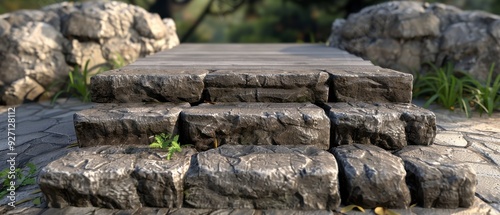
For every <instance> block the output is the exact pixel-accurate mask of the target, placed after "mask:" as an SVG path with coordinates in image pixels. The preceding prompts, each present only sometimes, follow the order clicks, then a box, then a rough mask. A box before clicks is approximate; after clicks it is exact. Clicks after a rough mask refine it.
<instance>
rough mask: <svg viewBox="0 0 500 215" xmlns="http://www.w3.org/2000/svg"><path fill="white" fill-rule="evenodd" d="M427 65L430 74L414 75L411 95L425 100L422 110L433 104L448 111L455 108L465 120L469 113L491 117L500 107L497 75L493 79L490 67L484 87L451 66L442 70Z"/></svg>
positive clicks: (499, 78)
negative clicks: (460, 111)
mask: <svg viewBox="0 0 500 215" xmlns="http://www.w3.org/2000/svg"><path fill="white" fill-rule="evenodd" d="M431 66H432V68H433V69H434V72H429V73H427V74H424V75H420V74H418V73H417V74H416V75H415V76H416V78H415V83H414V88H413V90H414V91H413V95H414V97H421V96H423V97H426V98H428V99H427V101H426V103H425V104H424V107H429V105H430V104H431V103H433V102H436V103H438V104H440V105H442V106H444V107H445V108H447V109H450V110H455V108H457V107H458V108H460V109H461V110H463V111H464V112H465V115H466V116H467V117H470V116H471V112H472V110H478V111H479V112H480V113H482V112H483V111H484V112H486V113H488V115H490V116H491V114H493V111H494V110H495V109H498V108H499V107H500V94H499V93H498V90H499V89H500V76H498V77H496V78H495V80H493V78H492V76H493V67H494V65H492V67H491V69H490V72H489V76H488V80H487V81H486V83H484V84H483V83H482V82H480V81H478V80H477V79H475V78H474V77H472V76H471V75H469V74H467V73H465V72H460V71H455V70H454V68H453V65H451V64H447V65H446V66H445V67H443V68H436V67H435V66H434V65H431Z"/></svg>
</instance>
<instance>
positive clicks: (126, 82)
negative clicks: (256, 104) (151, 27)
mask: <svg viewBox="0 0 500 215" xmlns="http://www.w3.org/2000/svg"><path fill="white" fill-rule="evenodd" d="M207 73H208V71H206V70H197V69H186V70H182V69H170V70H162V69H155V68H148V66H147V65H146V66H142V68H140V67H134V66H129V67H124V68H122V69H117V70H112V71H108V72H105V73H102V74H99V75H96V76H93V77H92V78H91V95H92V101H93V102H101V103H110V102H121V103H130V102H198V101H199V100H200V99H201V95H202V93H203V88H204V83H203V79H204V78H205V75H206V74H207Z"/></svg>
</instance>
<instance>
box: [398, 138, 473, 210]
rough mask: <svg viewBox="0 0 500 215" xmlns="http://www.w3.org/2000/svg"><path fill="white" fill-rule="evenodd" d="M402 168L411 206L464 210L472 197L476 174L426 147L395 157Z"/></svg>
mask: <svg viewBox="0 0 500 215" xmlns="http://www.w3.org/2000/svg"><path fill="white" fill-rule="evenodd" d="M395 155H397V156H399V157H401V158H402V160H403V161H404V165H405V170H406V172H407V174H406V181H407V183H408V187H409V188H410V191H411V194H412V202H413V203H415V204H418V205H419V206H421V207H424V208H458V207H462V208H467V207H470V206H472V205H473V203H474V196H475V193H476V184H477V179H476V172H475V171H474V169H473V168H472V167H470V166H469V165H467V164H464V163H460V162H457V161H455V160H454V159H453V158H450V157H447V156H444V155H442V154H440V153H439V152H438V151H435V150H432V149H431V148H429V147H418V146H408V147H405V148H404V149H402V150H400V151H398V152H396V153H395Z"/></svg>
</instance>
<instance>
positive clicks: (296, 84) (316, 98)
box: [205, 69, 329, 103]
mask: <svg viewBox="0 0 500 215" xmlns="http://www.w3.org/2000/svg"><path fill="white" fill-rule="evenodd" d="M328 79H329V75H328V73H326V72H321V71H320V70H305V71H293V70H286V71H285V70H257V69H255V70H218V71H215V72H212V73H210V74H208V75H207V76H206V78H205V86H206V92H207V96H208V100H210V101H213V102H313V103H314V102H326V101H327V100H328V88H329V86H328Z"/></svg>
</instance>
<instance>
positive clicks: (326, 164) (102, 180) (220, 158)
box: [38, 145, 340, 210]
mask: <svg viewBox="0 0 500 215" xmlns="http://www.w3.org/2000/svg"><path fill="white" fill-rule="evenodd" d="M193 151H194V150H192V149H189V148H185V149H184V150H183V152H182V153H181V154H176V155H174V157H173V159H172V160H165V158H164V157H165V155H164V154H165V153H164V152H159V151H154V150H148V149H141V148H117V147H116V146H115V147H111V148H104V149H103V148H102V147H101V148H98V149H90V150H89V149H86V150H83V151H80V152H72V153H70V154H68V155H66V156H65V157H63V158H61V159H59V160H56V161H54V162H52V163H50V164H49V165H47V166H46V167H45V168H43V170H42V171H41V172H40V174H39V180H38V182H39V185H40V189H41V190H42V192H43V193H44V194H45V196H46V199H47V202H48V205H49V207H56V208H59V207H65V206H69V205H71V206H77V207H90V206H94V207H103V208H116V209H127V208H139V207H167V208H175V207H181V206H187V207H191V208H209V209H227V208H247V209H299V210H324V209H328V210H333V209H336V208H337V207H338V206H339V204H340V196H339V192H338V183H337V175H338V172H337V163H336V161H335V158H334V157H333V155H331V154H330V153H328V152H326V151H324V150H320V149H318V148H316V147H313V146H242V145H240V146H230V145H226V146H221V147H220V148H217V149H213V150H210V151H206V152H201V153H198V154H196V155H194V156H193Z"/></svg>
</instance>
